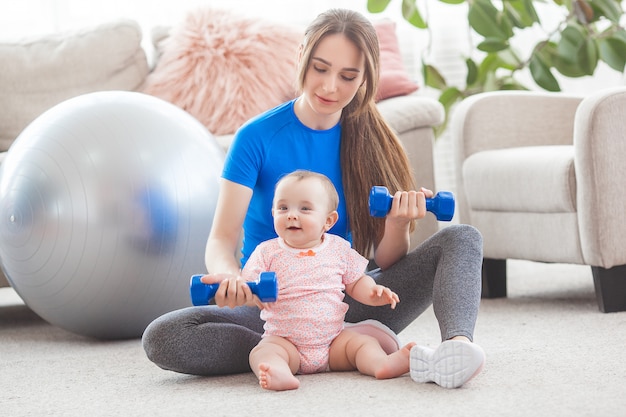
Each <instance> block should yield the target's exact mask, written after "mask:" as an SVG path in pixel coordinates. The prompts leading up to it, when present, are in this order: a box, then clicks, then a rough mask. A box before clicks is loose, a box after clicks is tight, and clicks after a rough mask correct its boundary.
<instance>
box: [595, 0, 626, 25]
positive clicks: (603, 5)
mask: <svg viewBox="0 0 626 417" xmlns="http://www.w3.org/2000/svg"><path fill="white" fill-rule="evenodd" d="M590 5H591V7H592V8H593V9H594V10H595V11H596V14H597V15H602V16H604V17H606V18H607V19H609V20H610V21H611V22H613V23H615V24H619V21H620V19H621V17H622V16H623V15H624V11H623V10H622V7H621V5H620V3H619V2H617V1H615V0H593V1H591V2H590Z"/></svg>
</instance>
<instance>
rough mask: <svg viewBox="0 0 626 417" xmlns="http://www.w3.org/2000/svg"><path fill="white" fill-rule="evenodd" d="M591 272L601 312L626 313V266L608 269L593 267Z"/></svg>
mask: <svg viewBox="0 0 626 417" xmlns="http://www.w3.org/2000/svg"><path fill="white" fill-rule="evenodd" d="M591 272H592V274H593V285H594V287H595V290H596V299H597V300H598V307H599V308H600V311H602V312H603V313H613V312H616V311H626V265H618V266H614V267H613V268H608V269H607V268H602V267H599V266H592V267H591Z"/></svg>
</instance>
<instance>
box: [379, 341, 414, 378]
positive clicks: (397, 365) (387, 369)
mask: <svg viewBox="0 0 626 417" xmlns="http://www.w3.org/2000/svg"><path fill="white" fill-rule="evenodd" d="M413 346H415V342H411V343H409V344H407V345H405V346H404V347H402V349H400V350H398V351H397V352H394V353H392V354H391V355H389V356H387V361H386V362H385V363H384V364H382V366H381V367H380V368H379V369H378V370H377V371H376V373H375V375H374V376H375V377H376V379H389V378H395V377H398V376H400V375H404V374H406V373H407V372H409V370H410V363H411V359H410V358H411V348H412V347H413Z"/></svg>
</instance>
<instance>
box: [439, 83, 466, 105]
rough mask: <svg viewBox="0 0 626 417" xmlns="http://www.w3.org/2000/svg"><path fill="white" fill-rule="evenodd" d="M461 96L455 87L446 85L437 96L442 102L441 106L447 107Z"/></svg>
mask: <svg viewBox="0 0 626 417" xmlns="http://www.w3.org/2000/svg"><path fill="white" fill-rule="evenodd" d="M462 98H463V94H461V90H459V89H458V88H456V87H448V88H446V89H445V90H443V91H442V92H441V95H440V96H439V102H440V103H441V104H443V107H445V108H446V109H449V108H451V107H452V105H453V104H454V103H456V102H457V101H459V100H460V99H462Z"/></svg>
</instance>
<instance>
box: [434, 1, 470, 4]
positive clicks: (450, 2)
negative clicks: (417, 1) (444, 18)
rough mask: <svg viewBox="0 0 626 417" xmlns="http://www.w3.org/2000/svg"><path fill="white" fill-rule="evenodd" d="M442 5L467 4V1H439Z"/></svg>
mask: <svg viewBox="0 0 626 417" xmlns="http://www.w3.org/2000/svg"><path fill="white" fill-rule="evenodd" d="M439 1H440V2H442V3H446V4H461V3H465V1H466V0H439Z"/></svg>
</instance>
